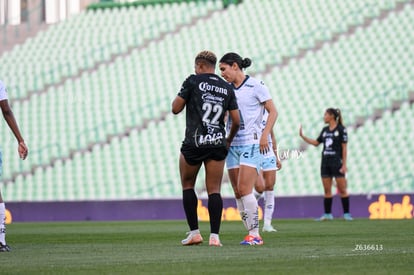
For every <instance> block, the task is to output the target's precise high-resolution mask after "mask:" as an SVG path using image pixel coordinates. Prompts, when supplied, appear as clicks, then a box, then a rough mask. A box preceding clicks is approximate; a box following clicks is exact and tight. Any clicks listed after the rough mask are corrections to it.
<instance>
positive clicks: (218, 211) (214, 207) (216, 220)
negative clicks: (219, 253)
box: [208, 193, 223, 234]
mask: <svg viewBox="0 0 414 275" xmlns="http://www.w3.org/2000/svg"><path fill="white" fill-rule="evenodd" d="M208 213H209V216H210V232H211V233H215V234H218V233H219V231H220V223H221V215H222V213H223V199H222V198H221V195H220V194H219V193H214V194H210V195H208Z"/></svg>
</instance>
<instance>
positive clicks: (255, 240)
mask: <svg viewBox="0 0 414 275" xmlns="http://www.w3.org/2000/svg"><path fill="white" fill-rule="evenodd" d="M240 244H241V245H263V239H262V238H261V237H260V236H259V237H254V236H252V235H247V236H246V237H245V238H244V240H243V241H242V242H240Z"/></svg>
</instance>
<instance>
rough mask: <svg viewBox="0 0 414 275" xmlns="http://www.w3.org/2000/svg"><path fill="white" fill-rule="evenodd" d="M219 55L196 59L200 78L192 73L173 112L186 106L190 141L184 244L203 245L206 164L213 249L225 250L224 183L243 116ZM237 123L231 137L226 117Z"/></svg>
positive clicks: (183, 157)
mask: <svg viewBox="0 0 414 275" xmlns="http://www.w3.org/2000/svg"><path fill="white" fill-rule="evenodd" d="M216 62H217V57H216V55H215V54H214V53H213V52H211V51H202V52H200V53H199V54H198V55H197V56H196V58H195V61H194V63H195V65H194V68H195V75H194V74H193V75H190V76H189V77H188V78H187V79H186V80H185V81H184V83H183V84H182V86H181V90H180V92H179V93H178V95H177V96H176V98H175V99H174V101H173V103H172V112H173V113H174V114H178V113H180V112H181V111H182V110H183V109H184V107H186V129H185V138H184V141H183V143H182V146H181V154H180V159H179V169H180V176H181V184H182V189H183V207H184V212H185V215H186V219H187V223H188V226H189V227H190V232H189V233H188V235H187V238H185V239H184V240H182V241H181V243H182V245H194V244H200V243H202V242H203V238H202V236H201V234H200V230H199V227H198V216H197V205H198V198H197V195H196V193H195V191H194V186H195V183H196V179H197V174H198V172H199V170H200V167H201V165H202V164H204V168H205V171H206V179H205V182H206V189H207V193H208V211H209V217H210V239H209V245H210V246H222V244H221V242H220V239H219V231H220V225H221V216H222V211H223V200H222V198H221V194H220V192H221V181H222V177H223V170H224V164H225V159H226V156H227V152H228V147H229V145H230V143H231V142H232V140H233V138H234V136H235V135H236V133H237V131H238V129H239V125H240V116H239V110H238V105H237V99H236V96H235V94H234V90H233V88H232V87H231V86H230V85H229V84H228V83H227V82H225V81H224V80H223V79H221V78H220V77H218V76H217V75H216V74H215V73H214V71H215V66H216ZM227 111H228V115H229V116H230V117H231V119H232V121H233V124H232V127H231V129H230V131H229V133H228V136H227V137H226V130H225V114H226V112H227Z"/></svg>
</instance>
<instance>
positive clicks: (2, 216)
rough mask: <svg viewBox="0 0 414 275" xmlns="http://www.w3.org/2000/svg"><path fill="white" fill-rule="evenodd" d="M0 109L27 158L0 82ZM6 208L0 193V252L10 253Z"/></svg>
mask: <svg viewBox="0 0 414 275" xmlns="http://www.w3.org/2000/svg"><path fill="white" fill-rule="evenodd" d="M0 108H1V111H2V113H3V117H4V119H5V120H6V122H7V124H8V125H9V127H10V129H11V130H12V132H13V134H14V136H15V137H16V140H17V143H18V145H17V151H18V153H19V156H20V158H21V159H25V158H26V157H27V153H28V149H27V146H26V144H25V143H24V140H23V137H22V135H21V134H20V130H19V127H18V125H17V122H16V119H15V118H14V115H13V112H12V110H11V108H10V106H9V101H8V96H7V91H6V87H5V85H4V84H3V82H2V81H1V80H0ZM2 168H3V167H2V156H1V152H0V176H1V174H2ZM5 220H6V206H5V204H4V201H3V197H2V196H1V193H0V252H10V250H11V248H10V246H9V245H7V244H6V225H5V223H6V221H5Z"/></svg>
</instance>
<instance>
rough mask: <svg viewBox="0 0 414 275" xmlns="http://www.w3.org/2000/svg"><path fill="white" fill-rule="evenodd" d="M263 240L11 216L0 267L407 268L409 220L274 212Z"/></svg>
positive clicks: (25, 270) (114, 270)
mask: <svg viewBox="0 0 414 275" xmlns="http://www.w3.org/2000/svg"><path fill="white" fill-rule="evenodd" d="M274 224H275V226H276V227H277V229H278V232H276V233H263V234H262V237H263V239H264V242H265V244H264V245H263V246H251V247H250V246H248V247H246V246H241V245H239V242H240V241H241V240H242V239H243V237H244V235H245V230H244V228H243V227H242V224H241V222H223V224H222V228H221V234H220V236H221V241H222V243H223V247H209V246H208V236H209V225H208V223H205V222H203V223H201V224H200V229H201V231H202V234H203V236H204V239H205V240H207V242H204V243H203V244H201V245H199V246H189V247H183V246H181V245H180V240H181V239H183V238H184V237H185V232H186V230H187V225H186V223H185V221H137V222H70V223H69V222H65V223H13V224H10V225H8V227H7V241H8V244H9V245H10V246H11V247H12V249H13V251H12V252H10V253H1V254H0V265H1V267H0V274H73V273H76V274H255V275H256V274H413V270H414V221H413V220H367V219H356V220H355V221H353V222H345V221H343V220H339V219H338V220H335V221H331V222H315V221H313V220H276V221H275V222H274Z"/></svg>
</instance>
